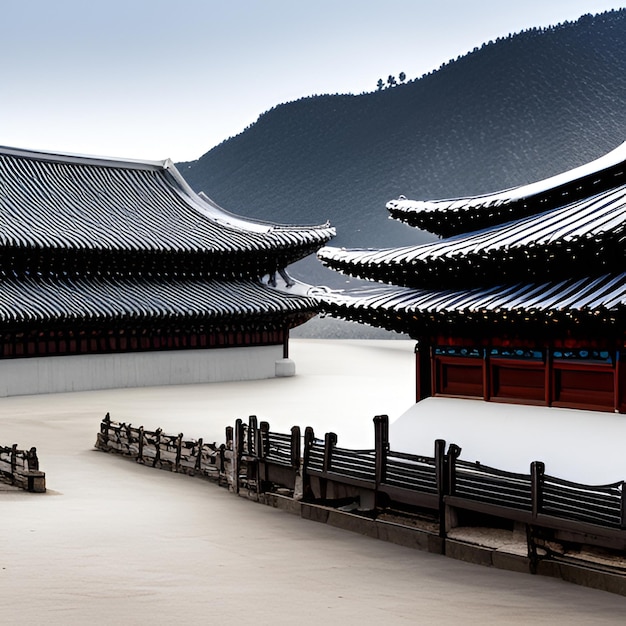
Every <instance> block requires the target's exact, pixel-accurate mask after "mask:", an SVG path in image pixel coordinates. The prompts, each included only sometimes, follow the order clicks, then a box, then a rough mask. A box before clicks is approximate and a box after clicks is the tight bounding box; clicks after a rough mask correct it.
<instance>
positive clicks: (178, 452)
mask: <svg viewBox="0 0 626 626" xmlns="http://www.w3.org/2000/svg"><path fill="white" fill-rule="evenodd" d="M182 448H183V433H178V439H177V440H176V471H177V472H178V470H179V469H180V457H181V455H182Z"/></svg>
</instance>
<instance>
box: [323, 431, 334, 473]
mask: <svg viewBox="0 0 626 626" xmlns="http://www.w3.org/2000/svg"><path fill="white" fill-rule="evenodd" d="M336 445H337V435H336V434H335V433H326V436H325V437H324V472H326V473H328V472H330V469H331V467H332V462H333V448H334V447H335V446H336Z"/></svg>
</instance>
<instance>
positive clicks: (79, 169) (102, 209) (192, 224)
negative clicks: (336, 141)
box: [0, 148, 334, 273]
mask: <svg viewBox="0 0 626 626" xmlns="http://www.w3.org/2000/svg"><path fill="white" fill-rule="evenodd" d="M0 184H1V189H2V193H1V195H0V203H1V205H0V207H1V214H0V220H1V222H0V224H1V229H0V247H1V248H4V249H5V250H8V252H7V253H6V254H13V255H14V256H16V257H19V256H20V254H21V255H22V256H23V253H24V251H25V250H26V251H28V254H29V255H32V254H33V253H34V252H35V251H38V253H39V254H41V255H44V256H45V255H50V254H56V255H57V256H56V261H55V262H56V263H60V262H61V259H62V258H70V259H75V258H76V254H77V253H85V254H86V255H87V256H89V257H90V258H95V257H96V256H98V257H99V258H101V257H102V255H104V256H106V255H111V256H115V255H118V254H122V253H123V254H127V255H130V256H129V257H128V258H127V259H126V263H128V259H132V260H133V261H136V260H137V254H139V255H142V254H146V255H148V256H147V257H146V258H152V257H154V256H155V255H157V256H160V257H161V259H160V261H159V263H163V262H164V261H167V260H170V259H172V255H183V256H182V257H180V258H188V257H202V258H203V259H204V263H205V267H204V271H205V272H207V271H210V268H211V266H213V267H214V268H215V266H216V261H217V265H218V266H219V265H220V264H221V265H224V266H226V265H228V264H229V262H225V261H224V259H225V258H226V257H229V256H231V255H234V256H235V257H237V256H239V257H241V255H242V254H243V255H248V256H250V255H251V256H254V257H256V258H258V259H267V258H269V259H270V260H271V262H270V263H269V265H272V264H273V265H274V266H275V267H278V266H284V265H286V264H287V263H291V262H293V261H295V260H298V259H299V258H302V257H304V256H306V255H307V254H310V253H311V252H312V251H314V250H316V249H317V248H319V247H320V246H321V245H323V244H324V243H326V242H327V241H328V240H329V239H330V238H331V237H332V236H333V235H334V229H333V228H331V227H330V226H329V225H328V224H323V225H320V226H310V227H306V226H305V227H300V226H285V225H277V224H269V223H263V222H260V221H254V220H247V219H244V218H241V217H237V216H234V215H231V214H229V213H227V212H226V211H224V210H223V209H221V208H220V207H218V206H217V205H216V204H215V203H213V202H212V201H211V200H209V199H208V198H207V197H206V196H203V195H198V194H196V193H194V192H193V191H192V190H191V188H190V187H189V186H188V185H187V184H186V182H185V181H184V179H183V178H182V177H181V176H180V174H179V173H178V171H177V170H176V168H175V167H174V165H173V164H172V163H171V162H170V161H163V162H151V161H146V162H138V161H121V160H114V159H105V158H93V157H81V156H71V155H59V154H51V153H41V152H33V151H25V150H15V149H11V148H0ZM59 253H60V255H59ZM63 255H66V256H65V257H64V256H63ZM71 263H72V262H71V261H69V262H67V263H66V264H68V265H71ZM194 264H195V262H190V263H189V265H194ZM235 265H237V263H235ZM99 269H100V270H102V268H99ZM268 269H269V268H268V267H267V266H266V267H262V268H261V270H262V271H261V272H260V273H263V271H267V270H268ZM200 271H203V270H200ZM213 273H218V272H215V271H214V272H213ZM247 273H254V272H253V270H252V269H247Z"/></svg>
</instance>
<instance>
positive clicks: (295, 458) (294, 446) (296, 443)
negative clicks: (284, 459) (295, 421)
mask: <svg viewBox="0 0 626 626" xmlns="http://www.w3.org/2000/svg"><path fill="white" fill-rule="evenodd" d="M300 441H301V440H300V426H292V427H291V465H292V466H293V467H295V468H296V469H297V468H298V467H300V461H301V459H302V454H301V451H300Z"/></svg>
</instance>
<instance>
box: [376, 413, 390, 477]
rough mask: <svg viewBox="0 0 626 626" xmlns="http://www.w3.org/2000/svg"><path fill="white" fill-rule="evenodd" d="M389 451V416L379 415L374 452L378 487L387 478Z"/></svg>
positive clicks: (377, 417)
mask: <svg viewBox="0 0 626 626" xmlns="http://www.w3.org/2000/svg"><path fill="white" fill-rule="evenodd" d="M388 453H389V417H388V416H387V415H377V416H376V417H375V418H374V454H375V468H376V469H375V479H374V480H375V481H376V488H378V486H379V485H380V484H381V483H384V482H385V480H386V478H387V454H388Z"/></svg>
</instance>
